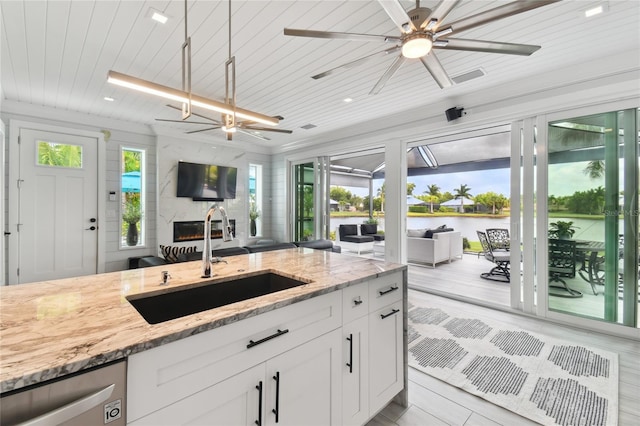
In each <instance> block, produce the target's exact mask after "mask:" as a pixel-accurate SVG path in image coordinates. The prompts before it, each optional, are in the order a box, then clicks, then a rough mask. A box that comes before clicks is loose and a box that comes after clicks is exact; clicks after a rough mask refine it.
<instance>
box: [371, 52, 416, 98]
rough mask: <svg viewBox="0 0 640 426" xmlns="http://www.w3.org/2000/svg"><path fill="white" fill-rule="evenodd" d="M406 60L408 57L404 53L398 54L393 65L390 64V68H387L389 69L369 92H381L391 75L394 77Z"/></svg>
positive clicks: (372, 93)
mask: <svg viewBox="0 0 640 426" xmlns="http://www.w3.org/2000/svg"><path fill="white" fill-rule="evenodd" d="M406 60H407V58H405V57H404V56H402V55H400V56H398V57H397V58H396V60H395V61H393V63H392V64H391V66H389V68H387V70H386V71H385V72H384V74H382V77H380V80H378V82H377V83H376V85H375V86H373V89H371V91H370V92H369V94H370V95H377V94H378V93H380V91H381V90H382V88H383V87H384V85H385V84H387V81H389V79H390V78H391V77H393V75H394V74H395V73H396V71H398V68H400V67H401V66H402V64H404V62H405V61H406Z"/></svg>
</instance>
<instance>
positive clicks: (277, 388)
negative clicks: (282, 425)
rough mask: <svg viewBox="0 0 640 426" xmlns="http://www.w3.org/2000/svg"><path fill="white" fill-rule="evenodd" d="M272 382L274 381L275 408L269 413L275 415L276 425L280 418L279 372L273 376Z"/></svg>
mask: <svg viewBox="0 0 640 426" xmlns="http://www.w3.org/2000/svg"><path fill="white" fill-rule="evenodd" d="M273 380H275V381H276V408H274V409H273V410H271V412H272V413H273V414H275V415H276V423H278V419H279V416H280V372H279V371H276V375H275V376H273Z"/></svg>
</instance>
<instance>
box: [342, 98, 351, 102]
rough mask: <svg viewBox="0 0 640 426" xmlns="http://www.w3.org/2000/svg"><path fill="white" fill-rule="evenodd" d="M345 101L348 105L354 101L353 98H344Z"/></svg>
mask: <svg viewBox="0 0 640 426" xmlns="http://www.w3.org/2000/svg"><path fill="white" fill-rule="evenodd" d="M343 101H345V102H346V103H349V102H353V99H351V98H344V99H343Z"/></svg>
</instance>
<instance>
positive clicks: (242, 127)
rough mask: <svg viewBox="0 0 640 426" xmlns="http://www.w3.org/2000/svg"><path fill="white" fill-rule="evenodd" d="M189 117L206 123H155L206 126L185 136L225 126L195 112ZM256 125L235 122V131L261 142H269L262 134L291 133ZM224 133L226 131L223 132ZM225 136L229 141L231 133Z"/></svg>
mask: <svg viewBox="0 0 640 426" xmlns="http://www.w3.org/2000/svg"><path fill="white" fill-rule="evenodd" d="M167 106H168V107H169V108H173V109H175V110H178V111H182V108H181V107H177V106H174V105H170V104H167ZM191 115H193V116H196V117H200V118H202V119H204V120H207V121H188V120H168V119H164V118H156V121H164V122H169V123H185V124H196V125H206V126H208V127H205V128H202V129H198V130H191V131H188V132H185V133H187V134H191V133H199V132H208V131H209V130H217V129H223V130H224V127H225V125H224V124H223V123H222V122H220V121H218V120H216V119H213V118H210V117H207V116H206V115H202V114H197V113H195V112H191ZM274 118H277V119H278V120H284V117H282V116H275V117H274ZM256 124H257V123H256V122H254V121H237V120H236V122H235V129H236V131H237V132H239V133H243V134H245V135H249V136H253V137H254V138H258V139H261V140H263V141H270V140H271V139H270V138H268V137H266V136H264V135H263V134H262V132H277V133H287V134H291V133H293V131H292V130H285V129H274V128H272V127H261V126H257V125H256ZM225 131H226V130H225ZM226 134H227V140H231V138H232V135H233V132H226Z"/></svg>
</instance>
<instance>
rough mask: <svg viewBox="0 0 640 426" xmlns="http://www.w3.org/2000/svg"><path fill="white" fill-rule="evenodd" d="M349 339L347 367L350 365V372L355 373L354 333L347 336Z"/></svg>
mask: <svg viewBox="0 0 640 426" xmlns="http://www.w3.org/2000/svg"><path fill="white" fill-rule="evenodd" d="M347 340H348V341H349V362H348V363H347V367H349V374H351V373H353V333H352V334H349V337H347Z"/></svg>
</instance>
